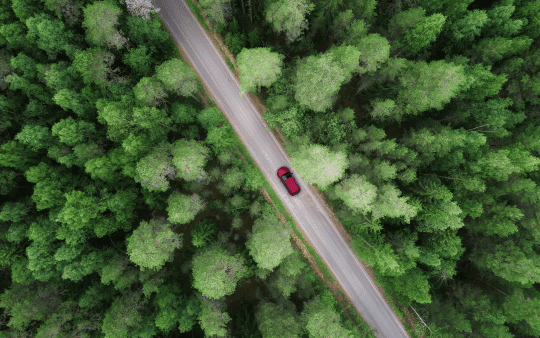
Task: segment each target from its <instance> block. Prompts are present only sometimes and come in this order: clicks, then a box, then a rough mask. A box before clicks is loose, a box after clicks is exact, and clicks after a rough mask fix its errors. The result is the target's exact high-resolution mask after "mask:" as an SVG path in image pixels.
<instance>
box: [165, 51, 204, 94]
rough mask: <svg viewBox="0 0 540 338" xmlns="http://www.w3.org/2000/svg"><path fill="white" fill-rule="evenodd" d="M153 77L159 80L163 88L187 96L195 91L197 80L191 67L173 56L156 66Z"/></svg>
mask: <svg viewBox="0 0 540 338" xmlns="http://www.w3.org/2000/svg"><path fill="white" fill-rule="evenodd" d="M155 77H156V78H157V79H159V80H160V81H161V83H162V84H163V88H165V90H167V91H170V92H174V93H176V94H177V95H180V96H184V97H187V96H189V95H193V94H195V93H197V90H198V89H197V85H198V83H199V80H198V79H197V75H196V74H195V71H194V70H193V69H191V67H190V66H189V65H188V64H187V63H185V62H183V61H181V60H180V59H177V58H174V59H171V60H168V61H165V62H163V63H162V64H161V65H159V66H157V67H156V74H155Z"/></svg>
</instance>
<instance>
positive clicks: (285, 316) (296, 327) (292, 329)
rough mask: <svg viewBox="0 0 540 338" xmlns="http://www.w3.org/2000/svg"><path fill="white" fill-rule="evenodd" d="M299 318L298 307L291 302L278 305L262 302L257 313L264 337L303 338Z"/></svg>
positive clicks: (287, 301)
mask: <svg viewBox="0 0 540 338" xmlns="http://www.w3.org/2000/svg"><path fill="white" fill-rule="evenodd" d="M298 317H299V316H298V314H297V312H296V306H295V305H294V303H293V302H291V301H289V300H285V301H284V302H280V303H277V304H274V303H272V302H269V301H266V300H262V301H261V302H259V304H257V308H256V311H255V318H256V320H257V323H258V327H259V330H260V331H261V333H262V335H263V337H301V335H302V333H303V327H302V324H301V323H300V322H299V321H298Z"/></svg>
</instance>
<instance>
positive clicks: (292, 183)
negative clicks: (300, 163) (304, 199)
mask: <svg viewBox="0 0 540 338" xmlns="http://www.w3.org/2000/svg"><path fill="white" fill-rule="evenodd" d="M285 184H287V187H289V190H290V191H291V193H295V192H296V191H297V190H299V189H300V187H299V186H298V184H296V181H295V180H294V178H292V177H291V178H288V179H287V180H285Z"/></svg>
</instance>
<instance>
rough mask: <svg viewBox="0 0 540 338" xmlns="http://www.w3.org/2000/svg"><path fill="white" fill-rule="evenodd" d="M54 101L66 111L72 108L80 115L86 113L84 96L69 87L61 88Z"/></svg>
mask: <svg viewBox="0 0 540 338" xmlns="http://www.w3.org/2000/svg"><path fill="white" fill-rule="evenodd" d="M53 101H54V103H56V104H57V105H59V106H60V107H62V109H63V110H64V111H68V109H71V110H72V111H73V112H74V113H75V114H77V115H78V116H80V117H83V116H84V115H86V112H87V110H86V107H87V106H86V105H85V104H84V99H83V96H82V95H80V94H79V93H77V92H74V91H71V90H69V89H61V90H59V91H58V92H57V93H56V94H54V96H53Z"/></svg>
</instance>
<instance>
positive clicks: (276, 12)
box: [265, 0, 315, 44]
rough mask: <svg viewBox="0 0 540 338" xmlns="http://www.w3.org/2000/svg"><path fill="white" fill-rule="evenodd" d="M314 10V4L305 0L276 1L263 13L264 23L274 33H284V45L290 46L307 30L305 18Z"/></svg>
mask: <svg viewBox="0 0 540 338" xmlns="http://www.w3.org/2000/svg"><path fill="white" fill-rule="evenodd" d="M313 9H315V4H311V3H309V1H306V0H294V1H283V0H280V1H277V2H274V3H271V4H270V5H269V6H268V8H267V9H266V11H265V18H266V22H268V23H269V24H271V25H272V27H273V29H274V31H275V32H277V33H278V34H279V33H282V32H285V36H286V43H287V44H290V43H292V42H294V41H296V40H298V38H299V37H300V35H302V31H303V30H304V29H306V28H307V23H306V21H305V17H306V16H307V15H308V14H309V13H310V12H311V11H312V10H313Z"/></svg>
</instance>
